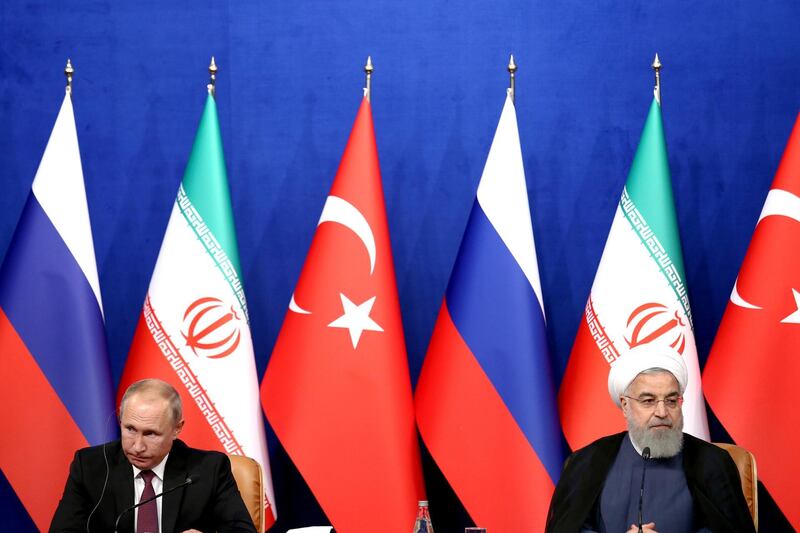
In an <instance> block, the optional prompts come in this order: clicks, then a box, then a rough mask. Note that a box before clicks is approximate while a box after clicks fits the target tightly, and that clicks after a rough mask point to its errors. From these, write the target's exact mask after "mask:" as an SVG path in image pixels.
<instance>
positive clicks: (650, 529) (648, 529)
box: [626, 522, 658, 533]
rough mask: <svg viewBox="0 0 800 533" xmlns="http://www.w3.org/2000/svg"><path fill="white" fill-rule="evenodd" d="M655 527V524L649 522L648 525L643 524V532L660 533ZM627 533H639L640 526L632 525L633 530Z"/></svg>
mask: <svg viewBox="0 0 800 533" xmlns="http://www.w3.org/2000/svg"><path fill="white" fill-rule="evenodd" d="M655 527H656V523H655V522H648V523H647V524H642V531H643V532H644V533H658V531H656V530H655ZM626 533H639V526H637V525H636V524H631V528H630V529H629V530H628V531H627V532H626Z"/></svg>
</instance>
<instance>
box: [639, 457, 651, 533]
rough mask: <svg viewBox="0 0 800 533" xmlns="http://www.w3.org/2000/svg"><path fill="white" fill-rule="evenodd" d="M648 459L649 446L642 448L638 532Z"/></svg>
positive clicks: (640, 532)
mask: <svg viewBox="0 0 800 533" xmlns="http://www.w3.org/2000/svg"><path fill="white" fill-rule="evenodd" d="M648 459H650V447H648V446H646V447H645V449H644V450H642V488H640V489H639V533H642V501H643V500H644V474H645V472H647V461H648Z"/></svg>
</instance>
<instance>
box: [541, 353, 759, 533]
mask: <svg viewBox="0 0 800 533" xmlns="http://www.w3.org/2000/svg"><path fill="white" fill-rule="evenodd" d="M687 380H688V372H687V369H686V364H685V363H684V361H683V357H681V356H680V355H679V354H678V353H676V352H675V351H674V350H672V349H670V348H668V347H655V346H650V345H644V346H641V347H638V348H634V349H632V350H630V351H629V352H628V353H626V354H624V355H623V356H622V357H620V358H619V359H618V360H617V361H616V362H615V363H614V365H613V366H612V367H611V372H610V373H609V378H608V391H609V395H610V396H611V398H612V400H613V401H614V402H615V403H616V404H617V406H619V407H620V408H621V410H622V414H623V415H624V416H625V419H626V421H627V425H628V431H627V432H625V433H618V434H616V435H611V436H609V437H604V438H601V439H598V440H596V441H595V442H593V443H591V444H590V445H588V446H586V447H585V448H582V449H580V450H578V451H576V452H575V453H574V454H572V455H571V456H570V457H569V458H568V459H567V461H566V463H565V466H564V470H563V472H562V474H561V478H560V479H559V481H558V485H557V486H556V489H555V492H554V493H553V498H552V501H551V502H550V511H549V513H548V517H547V527H546V530H547V532H548V533H585V532H607V533H623V532H626V531H627V532H628V533H636V532H637V531H643V532H645V533H657V532H659V531H660V532H662V533H666V532H670V533H673V532H674V533H694V532H714V533H725V532H730V533H748V532H753V533H754V532H755V527H754V524H753V521H752V519H751V517H750V514H749V511H748V508H747V503H746V501H745V499H744V494H743V493H742V488H741V480H740V479H739V473H738V471H737V469H736V466H735V464H734V463H733V460H732V459H731V457H730V456H729V455H728V453H727V452H726V451H725V450H723V449H721V448H719V447H717V446H714V445H713V444H709V443H707V442H705V441H703V440H701V439H698V438H695V437H693V436H691V435H689V434H685V433H683V413H682V411H681V406H682V404H683V396H682V395H683V392H684V391H685V390H686V383H687ZM587 408H589V409H590V408H591V406H587ZM645 450H647V451H648V452H649V455H650V458H649V459H645V457H644V456H646V455H648V453H644V452H645ZM645 462H646V464H647V470H646V483H645V488H644V494H643V497H642V495H640V486H641V483H642V479H643V477H644V476H643V469H644V467H645ZM640 498H641V499H642V500H643V505H642V509H643V513H642V515H641V523H639V500H640ZM640 527H641V529H640Z"/></svg>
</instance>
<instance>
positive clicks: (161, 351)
mask: <svg viewBox="0 0 800 533" xmlns="http://www.w3.org/2000/svg"><path fill="white" fill-rule="evenodd" d="M226 174H227V173H226V171H225V159H224V156H223V153H222V138H221V136H220V131H219V121H218V119H217V106H216V102H215V101H214V97H213V96H212V95H209V96H208V100H207V101H206V106H205V110H204V111H203V117H202V119H201V120H200V126H199V128H198V130H197V137H196V138H195V141H194V147H193V148H192V153H191V155H190V157H189V162H188V164H187V166H186V172H185V174H184V176H183V181H182V183H181V185H180V187H179V189H178V197H177V199H176V200H175V205H174V206H173V208H172V215H171V216H170V219H169V224H168V225H167V231H166V234H165V235H164V241H163V242H162V244H161V251H160V252H159V254H158V260H157V261H156V266H155V270H154V271H153V277H152V279H151V280H150V288H149V290H148V292H147V297H146V298H145V301H144V308H143V309H142V315H141V317H140V319H139V324H138V326H137V328H136V334H135V336H134V339H133V344H132V346H131V350H130V353H129V355H128V361H127V363H126V365H125V370H124V372H123V375H122V381H121V383H120V388H119V393H118V394H119V396H120V397H121V395H122V393H123V392H124V391H125V389H126V388H127V387H128V386H129V385H130V384H131V383H133V382H135V381H138V380H140V379H144V378H151V377H157V378H160V379H163V380H164V381H167V382H169V383H171V384H172V385H173V386H174V387H175V388H176V389H177V390H178V392H179V393H180V394H181V396H182V397H183V408H184V419H185V420H186V425H185V426H184V429H183V431H182V432H181V439H183V440H184V441H186V443H187V444H189V445H190V446H193V447H196V448H203V449H209V450H219V451H221V452H224V453H227V454H234V455H246V456H249V457H252V458H253V459H255V460H256V461H258V462H259V463H260V464H261V467H262V468H263V470H264V486H265V492H266V493H265V495H264V503H265V508H266V512H265V515H266V526H267V528H268V527H269V526H270V525H272V523H274V521H275V518H276V516H277V515H276V512H275V505H274V498H273V494H272V480H271V475H270V469H269V456H268V454H267V443H266V438H265V434H264V420H263V416H262V414H261V405H260V401H259V391H258V378H257V376H256V365H255V359H254V356H253V342H252V339H251V336H250V325H249V319H248V314H247V302H246V301H245V296H244V288H243V286H242V278H241V272H242V269H241V266H240V263H239V250H238V246H237V244H236V231H235V228H234V224H233V210H232V208H231V199H230V191H229V189H228V178H227V175H226Z"/></svg>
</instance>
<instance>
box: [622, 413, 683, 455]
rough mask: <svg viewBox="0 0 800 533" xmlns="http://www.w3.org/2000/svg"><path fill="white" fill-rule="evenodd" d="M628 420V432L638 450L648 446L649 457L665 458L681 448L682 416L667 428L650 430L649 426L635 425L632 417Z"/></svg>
mask: <svg viewBox="0 0 800 533" xmlns="http://www.w3.org/2000/svg"><path fill="white" fill-rule="evenodd" d="M626 418H627V421H628V434H629V435H630V437H631V440H632V441H633V443H634V444H635V445H636V447H637V448H638V449H640V450H644V449H645V448H650V457H651V458H653V459H666V458H669V457H675V456H676V455H678V454H679V453H680V452H681V450H682V449H683V417H682V416H681V417H680V418H679V419H678V420H676V421H675V422H674V423H673V424H672V427H671V428H669V429H667V430H659V431H652V430H651V429H650V428H647V427H642V426H637V425H636V424H635V423H634V421H633V419H632V418H629V417H626Z"/></svg>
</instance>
